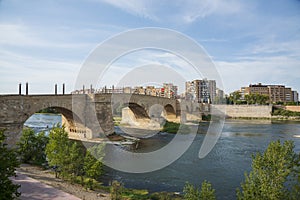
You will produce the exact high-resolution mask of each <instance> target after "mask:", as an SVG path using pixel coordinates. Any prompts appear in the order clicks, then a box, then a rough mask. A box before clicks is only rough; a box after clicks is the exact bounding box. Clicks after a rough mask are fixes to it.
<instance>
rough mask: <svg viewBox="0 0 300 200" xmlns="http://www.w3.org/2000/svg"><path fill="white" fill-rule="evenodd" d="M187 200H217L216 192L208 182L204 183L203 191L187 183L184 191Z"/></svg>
mask: <svg viewBox="0 0 300 200" xmlns="http://www.w3.org/2000/svg"><path fill="white" fill-rule="evenodd" d="M183 192H184V199H186V200H215V199H216V196H215V190H214V189H213V188H212V186H211V184H210V183H209V182H208V181H206V180H205V181H204V182H202V185H201V189H198V188H196V187H194V186H193V185H191V184H189V183H187V184H186V185H185V186H184V189H183Z"/></svg>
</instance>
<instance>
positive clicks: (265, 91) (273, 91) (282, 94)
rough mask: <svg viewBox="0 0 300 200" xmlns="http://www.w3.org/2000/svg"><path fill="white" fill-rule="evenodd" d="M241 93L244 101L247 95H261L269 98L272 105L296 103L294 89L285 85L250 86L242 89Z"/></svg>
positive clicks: (259, 84)
mask: <svg viewBox="0 0 300 200" xmlns="http://www.w3.org/2000/svg"><path fill="white" fill-rule="evenodd" d="M240 92H241V96H242V97H241V99H244V98H245V95H249V94H260V95H266V96H268V97H269V101H270V102H271V103H275V102H283V103H286V102H295V101H294V98H293V91H292V89H291V88H286V87H285V86H284V85H262V84H261V83H258V84H253V85H252V84H250V85H249V87H241V89H240Z"/></svg>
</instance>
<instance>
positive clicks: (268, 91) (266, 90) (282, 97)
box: [72, 78, 299, 104]
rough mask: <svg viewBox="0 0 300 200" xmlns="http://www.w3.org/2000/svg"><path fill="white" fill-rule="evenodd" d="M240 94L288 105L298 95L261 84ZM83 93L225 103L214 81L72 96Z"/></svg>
mask: <svg viewBox="0 0 300 200" xmlns="http://www.w3.org/2000/svg"><path fill="white" fill-rule="evenodd" d="M237 91H238V92H239V93H240V94H241V98H240V99H241V100H245V95H250V94H260V95H265V96H268V97H269V102H270V103H277V102H282V103H288V102H298V101H299V94H298V92H297V91H295V90H292V88H290V87H286V86H285V85H275V84H269V85H264V84H262V83H258V84H249V86H248V87H241V88H240V89H239V90H237ZM83 93H126V94H140V95H149V96H157V97H165V98H176V99H186V100H190V101H194V102H199V103H208V104H220V103H224V102H225V98H226V96H228V95H225V92H224V91H223V90H221V89H220V88H218V87H217V83H216V81H215V80H208V79H207V78H204V79H202V80H201V79H196V80H192V81H187V82H185V91H184V92H183V93H181V94H178V86H176V85H174V84H173V83H163V84H162V86H161V87H155V86H153V85H148V86H134V87H130V86H127V87H121V88H116V87H114V86H111V87H110V88H108V87H106V86H104V87H103V88H100V89H95V88H92V86H91V87H90V88H89V89H85V88H84V87H83V89H81V90H76V91H73V92H72V94H83Z"/></svg>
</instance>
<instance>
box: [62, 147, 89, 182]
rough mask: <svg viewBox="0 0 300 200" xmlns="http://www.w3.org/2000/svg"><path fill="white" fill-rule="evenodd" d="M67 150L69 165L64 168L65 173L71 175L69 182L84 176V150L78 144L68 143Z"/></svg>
mask: <svg viewBox="0 0 300 200" xmlns="http://www.w3.org/2000/svg"><path fill="white" fill-rule="evenodd" d="M68 149H69V157H68V160H69V162H68V163H69V164H68V165H66V166H64V168H65V169H66V171H67V173H68V174H70V175H71V180H72V181H73V180H74V179H76V177H77V176H81V177H82V176H83V174H84V168H83V167H84V154H85V152H84V149H83V147H82V146H80V145H79V143H78V142H74V141H72V142H71V141H70V144H69V146H68Z"/></svg>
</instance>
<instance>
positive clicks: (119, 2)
mask: <svg viewBox="0 0 300 200" xmlns="http://www.w3.org/2000/svg"><path fill="white" fill-rule="evenodd" d="M102 2H105V3H108V4H110V5H112V6H115V7H117V8H120V9H122V10H124V11H126V12H128V13H130V14H133V15H137V16H141V17H144V18H148V19H151V20H154V21H172V22H175V21H177V20H179V22H181V23H182V22H184V23H191V22H194V21H195V20H197V19H199V18H205V17H207V16H210V15H213V14H217V15H227V14H235V13H238V12H240V11H241V9H242V4H241V3H240V1H238V0H228V1H223V0H186V1H185V0H176V1H163V0H160V1H158V0H102Z"/></svg>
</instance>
